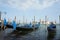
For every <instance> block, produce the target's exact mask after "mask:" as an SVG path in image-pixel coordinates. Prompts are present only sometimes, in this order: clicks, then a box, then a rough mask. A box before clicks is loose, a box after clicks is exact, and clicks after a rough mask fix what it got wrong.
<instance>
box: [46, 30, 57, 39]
mask: <svg viewBox="0 0 60 40" xmlns="http://www.w3.org/2000/svg"><path fill="white" fill-rule="evenodd" d="M55 36H56V30H54V31H48V36H47V40H54V38H55Z"/></svg>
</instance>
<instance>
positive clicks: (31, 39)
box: [0, 25, 60, 40]
mask: <svg viewBox="0 0 60 40" xmlns="http://www.w3.org/2000/svg"><path fill="white" fill-rule="evenodd" d="M0 40H60V26H59V25H57V28H56V31H52V32H48V31H47V27H46V26H45V25H41V26H40V27H39V29H37V30H35V31H27V32H26V31H23V32H22V31H13V30H12V29H6V30H4V31H3V30H0Z"/></svg>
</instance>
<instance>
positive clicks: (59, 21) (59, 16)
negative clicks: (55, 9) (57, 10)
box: [59, 15, 60, 25]
mask: <svg viewBox="0 0 60 40" xmlns="http://www.w3.org/2000/svg"><path fill="white" fill-rule="evenodd" d="M59 25H60V15H59Z"/></svg>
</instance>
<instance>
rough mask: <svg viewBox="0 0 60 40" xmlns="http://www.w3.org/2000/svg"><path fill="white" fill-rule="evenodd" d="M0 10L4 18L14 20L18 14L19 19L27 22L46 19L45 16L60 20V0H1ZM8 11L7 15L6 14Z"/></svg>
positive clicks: (52, 19) (51, 19) (49, 18)
mask: <svg viewBox="0 0 60 40" xmlns="http://www.w3.org/2000/svg"><path fill="white" fill-rule="evenodd" d="M0 11H1V12H2V19H4V18H5V17H6V19H7V20H8V19H10V20H14V17H15V16H16V18H17V21H19V20H20V21H21V22H22V21H23V16H24V21H26V19H27V20H28V21H27V22H30V21H32V20H33V18H34V16H35V17H36V21H39V20H40V19H42V20H45V16H47V17H48V20H49V21H55V20H56V21H57V22H59V18H58V16H59V15H60V0H0ZM5 12H6V15H5V14H4V13H5Z"/></svg>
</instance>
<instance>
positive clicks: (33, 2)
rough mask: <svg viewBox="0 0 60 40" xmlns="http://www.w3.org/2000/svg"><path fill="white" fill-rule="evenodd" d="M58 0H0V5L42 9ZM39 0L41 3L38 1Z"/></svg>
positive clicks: (24, 8) (23, 8)
mask: <svg viewBox="0 0 60 40" xmlns="http://www.w3.org/2000/svg"><path fill="white" fill-rule="evenodd" d="M58 1H59V0H43V1H42V0H5V1H4V0H0V5H1V4H4V5H7V6H9V7H12V8H17V9H22V10H27V9H29V8H33V9H44V8H47V7H50V6H52V5H53V4H54V3H56V2H58ZM40 2H41V3H40Z"/></svg>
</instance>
